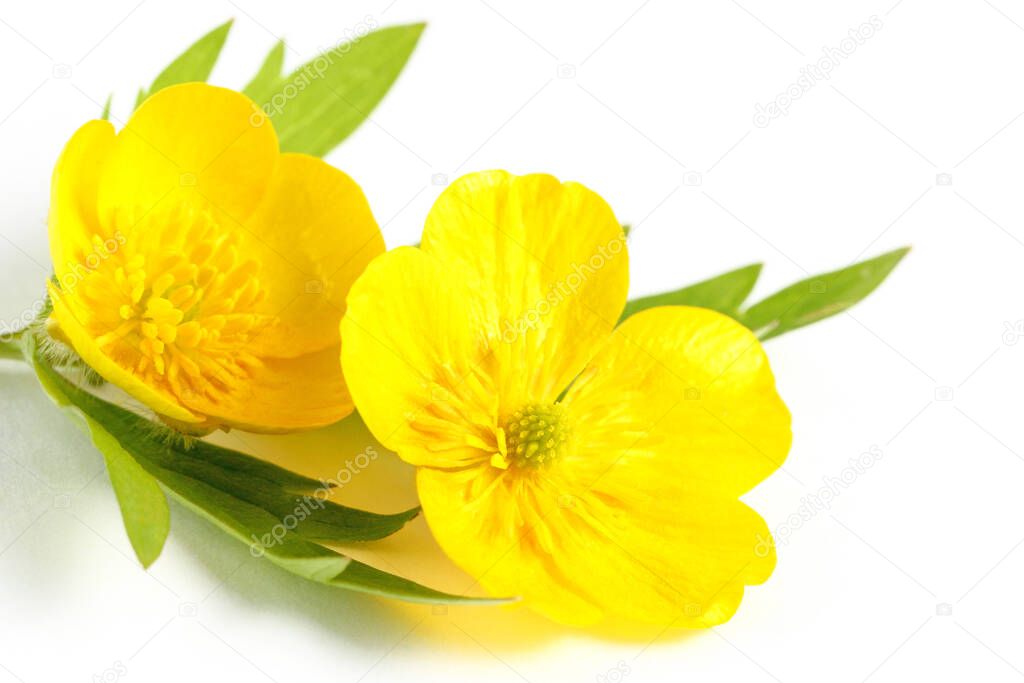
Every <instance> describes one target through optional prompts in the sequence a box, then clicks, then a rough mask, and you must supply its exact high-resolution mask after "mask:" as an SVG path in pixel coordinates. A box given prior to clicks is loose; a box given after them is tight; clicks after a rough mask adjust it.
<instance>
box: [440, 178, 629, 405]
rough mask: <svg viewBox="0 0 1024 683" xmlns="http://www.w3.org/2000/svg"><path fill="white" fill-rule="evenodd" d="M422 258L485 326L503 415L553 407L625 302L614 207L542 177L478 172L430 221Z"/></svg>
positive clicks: (621, 242)
mask: <svg viewBox="0 0 1024 683" xmlns="http://www.w3.org/2000/svg"><path fill="white" fill-rule="evenodd" d="M423 250H424V251H426V252H427V253H429V254H432V255H434V256H436V257H437V258H438V259H439V260H440V261H441V262H443V263H444V264H445V267H446V268H449V269H452V270H453V271H456V272H458V273H459V277H460V279H461V280H462V281H463V288H462V294H461V295H462V296H463V297H467V298H468V297H472V298H473V299H474V300H475V305H476V306H477V307H478V308H480V310H482V311H483V312H484V314H485V315H486V318H487V324H488V330H487V333H488V335H489V336H490V337H491V338H492V339H496V340H498V341H500V342H501V343H499V344H495V353H496V355H497V358H498V361H499V363H498V364H499V367H500V368H501V369H502V370H501V373H500V376H499V378H498V381H499V383H500V388H499V393H500V396H501V401H502V410H503V412H509V411H512V410H515V409H517V408H519V407H520V406H521V405H522V404H523V403H525V402H526V401H527V400H530V401H539V402H548V401H553V400H554V399H555V398H556V397H557V396H558V395H559V394H560V393H561V392H562V390H563V389H565V387H566V386H568V384H569V382H570V381H571V380H572V378H573V377H575V376H576V374H577V373H579V371H580V370H581V369H582V368H583V366H584V364H585V363H586V362H587V360H589V358H590V357H591V355H593V352H594V350H595V349H596V347H597V345H598V344H599V342H600V341H601V340H603V339H604V338H605V337H606V336H607V335H608V333H609V332H610V331H611V330H612V328H613V327H614V326H615V323H616V322H617V321H618V318H619V315H620V313H621V311H622V308H623V306H624V305H625V302H626V292H627V289H628V280H629V269H628V256H627V253H626V244H625V239H624V236H623V233H622V229H621V226H620V224H619V222H618V221H617V220H616V219H615V215H614V214H613V213H612V210H611V208H610V207H609V206H608V205H607V204H606V203H605V201H604V200H603V199H601V198H600V197H599V196H597V195H596V194H594V193H593V192H591V191H590V190H588V189H587V188H585V187H584V186H582V185H580V184H578V183H559V181H558V180H557V179H556V178H553V177H552V176H548V175H540V174H537V175H527V176H520V177H517V176H513V175H511V174H509V173H506V172H504V171H490V172H484V173H474V174H471V175H467V176H464V177H462V178H460V179H459V180H457V181H455V182H454V183H452V185H451V186H450V187H449V188H448V189H447V190H445V192H444V193H442V194H441V196H440V197H439V198H438V200H437V202H436V203H435V204H434V207H433V208H432V209H431V211H430V215H429V216H428V218H427V224H426V228H425V229H424V232H423Z"/></svg>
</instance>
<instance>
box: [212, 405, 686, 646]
mask: <svg viewBox="0 0 1024 683" xmlns="http://www.w3.org/2000/svg"><path fill="white" fill-rule="evenodd" d="M212 440H213V441H215V442H217V443H219V444H221V445H224V446H227V447H230V448H235V449H238V450H242V451H244V452H246V453H250V454H252V455H255V456H257V457H260V458H263V459H265V460H268V461H270V462H273V463H275V464H278V465H280V466H282V467H286V468H288V469H292V470H294V471H297V472H301V473H302V474H305V475H307V476H311V477H314V478H318V479H326V480H330V481H333V482H335V483H336V487H335V489H334V492H333V493H332V499H333V500H335V501H337V502H339V503H343V504H345V505H351V506H353V507H358V508H362V509H366V510H372V511H375V512H397V511H400V510H407V509H409V508H412V507H415V506H417V505H418V501H417V497H416V485H415V469H414V468H413V467H412V466H411V465H408V464H406V463H404V462H402V461H401V460H400V459H399V458H398V457H397V456H396V455H395V454H394V453H393V452H392V451H389V450H388V449H386V448H385V447H384V446H382V445H381V444H380V443H379V442H378V441H377V440H376V439H375V438H374V437H373V435H372V434H370V432H369V430H368V429H367V428H366V426H365V424H364V423H363V421H362V420H361V419H360V417H359V416H358V415H353V416H352V417H350V418H348V419H346V420H343V421H342V422H340V423H338V424H336V425H333V426H331V427H328V428H325V429H321V430H317V431H312V432H306V433H301V434H292V435H288V436H285V437H281V436H270V437H268V436H259V435H252V434H240V433H237V432H232V433H228V434H220V435H217V436H215V437H212ZM361 454H367V455H368V456H369V457H370V458H371V459H370V460H369V463H368V464H366V466H365V467H359V466H358V465H359V463H364V464H365V463H366V460H365V459H364V458H359V457H358V456H360V455H361ZM336 547H337V549H338V550H340V551H342V552H344V553H345V554H347V555H349V556H351V557H353V558H355V559H357V560H359V561H361V562H365V563H366V564H369V565H372V566H374V567H377V568H379V569H383V570H385V571H388V572H391V573H393V574H397V575H399V576H404V577H406V578H408V579H411V580H413V581H417V582H419V583H422V584H424V585H426V586H429V587H431V588H435V589H438V590H442V591H446V592H449V593H454V594H459V595H473V596H481V597H482V596H484V595H486V594H485V593H484V592H483V591H482V590H481V588H480V587H479V585H478V584H477V583H476V581H475V580H473V578H472V577H470V576H469V575H468V574H466V573H465V572H463V571H462V570H461V569H459V568H458V567H457V566H456V565H455V564H454V563H452V562H451V560H449V559H448V557H447V556H446V555H445V554H444V553H443V552H442V551H441V549H440V547H439V546H438V545H437V543H436V542H435V541H434V538H433V536H432V535H431V533H430V529H429V527H428V526H427V524H426V522H425V520H424V519H423V518H422V516H421V517H418V518H417V519H415V520H414V521H413V522H411V523H410V524H408V525H407V526H406V527H405V528H404V529H402V530H401V531H399V532H398V533H396V534H394V535H393V536H390V537H388V538H386V539H384V540H381V541H376V542H372V543H365V544H358V545H344V546H336ZM265 564H269V563H265ZM270 569H271V571H266V572H260V574H261V575H262V574H266V576H267V577H268V578H267V580H268V581H271V580H272V581H274V582H275V583H274V587H275V588H276V589H278V590H280V592H281V595H282V596H283V598H284V599H285V600H287V601H289V602H292V601H294V597H293V593H292V592H291V591H290V590H289V588H288V585H289V583H294V584H302V589H301V593H302V594H303V595H309V596H310V597H311V599H310V600H309V604H310V606H311V607H312V606H314V605H315V607H314V611H313V612H312V613H311V616H313V617H315V618H318V619H322V620H324V623H325V625H334V626H342V627H344V626H346V625H348V624H349V623H350V619H351V617H347V618H345V619H341V620H339V618H338V616H337V614H335V613H334V608H332V609H330V610H324V609H323V607H322V606H323V601H325V600H326V601H329V602H333V603H334V604H335V605H338V604H339V602H335V601H341V602H340V604H342V605H349V604H351V605H352V607H353V608H356V607H358V609H359V610H360V611H362V610H367V611H369V610H371V609H373V608H374V606H375V604H376V606H377V608H376V609H374V611H375V612H376V613H377V615H378V618H386V619H393V620H394V619H397V620H401V621H403V622H406V623H407V624H408V627H410V628H411V627H413V626H416V634H417V637H418V638H428V639H434V640H437V641H438V642H442V641H443V642H444V643H445V645H446V646H448V647H450V646H451V635H452V629H451V626H452V624H454V625H455V626H456V627H458V628H459V629H460V630H462V631H463V632H464V633H466V634H467V635H470V636H471V637H472V634H486V642H487V647H488V648H490V649H493V650H495V651H498V652H515V651H521V650H524V649H532V648H536V647H538V646H546V645H551V644H552V643H553V642H554V641H557V640H559V639H561V638H564V637H572V636H585V637H597V638H601V639H610V640H616V641H625V642H635V643H642V644H644V645H647V644H649V643H651V642H653V641H655V640H658V641H667V640H680V639H685V638H689V637H692V636H694V635H696V634H699V633H700V632H699V631H696V632H695V631H689V630H686V629H680V628H674V627H668V628H666V626H665V625H660V626H659V625H649V624H623V623H606V624H603V625H600V626H597V627H592V628H587V629H578V628H570V627H564V626H561V625H559V624H556V623H554V622H552V621H550V620H548V619H545V618H544V617H541V616H539V615H537V614H535V613H534V612H532V611H530V610H528V609H526V608H524V607H523V606H522V605H518V604H510V605H476V606H468V605H460V606H447V607H436V606H434V607H432V606H424V605H418V604H410V603H404V602H398V601H389V600H384V599H380V598H372V597H366V596H358V595H355V596H353V595H346V596H345V597H344V598H340V597H329V596H327V595H326V593H332V594H336V593H340V592H344V591H340V590H338V589H332V588H329V587H323V586H317V585H315V584H311V583H310V582H307V581H304V580H302V579H299V578H297V577H293V576H291V575H289V574H288V573H287V572H284V571H283V570H277V568H275V567H271V568H270ZM282 582H283V583H282ZM250 588H251V589H252V590H253V591H255V593H256V594H254V595H253V596H251V597H252V599H257V600H260V599H264V600H265V598H266V593H265V592H264V591H263V589H261V587H260V586H259V585H253V586H251V587H250ZM325 591H326V593H325ZM301 599H302V598H300V600H301ZM353 601H356V602H357V603H358V604H355V603H354V602H353ZM385 605H386V606H385ZM344 611H345V612H348V610H344ZM318 615H319V616H318ZM468 646H469V647H473V648H475V647H477V646H476V645H473V644H472V643H469V644H468Z"/></svg>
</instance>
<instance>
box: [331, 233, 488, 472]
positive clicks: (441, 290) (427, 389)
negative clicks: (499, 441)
mask: <svg viewBox="0 0 1024 683" xmlns="http://www.w3.org/2000/svg"><path fill="white" fill-rule="evenodd" d="M459 275H460V273H459V272H457V271H454V270H453V269H451V268H448V267H447V266H446V264H443V263H442V262H440V261H439V260H438V259H435V258H434V257H432V256H430V255H428V254H426V253H424V252H423V251H421V250H420V249H416V248H412V247H400V248H398V249H394V250H392V251H389V252H388V253H386V254H384V255H383V256H380V257H379V258H377V259H376V260H375V261H373V263H371V264H370V265H369V267H368V268H367V269H366V272H365V273H363V275H362V277H360V278H359V280H357V281H356V283H355V285H353V287H352V291H351V292H350V293H349V297H348V312H347V313H346V314H345V317H344V318H343V319H342V322H341V338H342V346H341V357H342V365H343V367H344V369H345V377H346V379H347V381H348V384H349V388H350V390H351V391H352V395H353V397H355V399H356V401H357V402H358V405H359V412H360V414H361V415H362V417H363V419H364V420H365V421H366V425H367V426H368V427H369V428H370V431H372V432H373V434H374V436H376V437H377V439H378V440H379V441H380V442H381V443H383V444H384V445H385V446H387V447H388V448H390V449H391V450H394V451H396V452H398V453H399V455H401V457H402V458H403V459H404V460H406V461H407V462H410V463H413V464H417V465H432V466H435V467H454V466H460V465H463V464H465V463H467V462H471V461H474V460H478V459H480V458H482V457H484V452H483V451H485V450H486V449H488V448H489V449H490V450H489V453H494V452H496V444H495V443H494V442H493V438H494V429H495V421H496V413H497V398H496V393H495V391H494V388H493V386H491V379H490V377H491V376H492V375H491V373H490V372H489V369H490V367H491V364H492V361H493V359H492V356H493V354H491V353H490V352H489V351H488V349H487V346H486V344H485V343H484V337H483V335H482V330H483V329H484V326H485V321H484V318H483V316H482V314H481V313H480V311H478V310H475V309H474V308H473V307H472V305H471V304H472V300H471V299H470V298H469V297H466V296H465V292H466V284H465V282H464V281H462V280H460V279H458V277H459ZM487 439H492V441H491V442H489V443H488V442H487V441H486V440H487Z"/></svg>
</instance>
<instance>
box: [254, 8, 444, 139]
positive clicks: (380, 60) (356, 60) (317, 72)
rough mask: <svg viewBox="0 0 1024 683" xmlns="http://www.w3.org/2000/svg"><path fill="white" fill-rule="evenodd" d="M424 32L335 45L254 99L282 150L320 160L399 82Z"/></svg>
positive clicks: (389, 33)
mask: <svg viewBox="0 0 1024 683" xmlns="http://www.w3.org/2000/svg"><path fill="white" fill-rule="evenodd" d="M423 28H424V24H410V25H407V26H391V27H388V28H383V29H379V30H377V31H373V32H371V33H368V34H366V35H365V36H363V37H362V38H357V39H355V40H353V41H351V42H348V43H344V44H342V45H339V46H338V47H336V48H334V49H332V50H329V51H327V52H325V53H323V54H321V55H319V56H318V57H316V58H314V59H312V60H310V61H309V62H307V63H306V64H304V65H302V66H301V67H299V68H298V69H296V70H295V71H294V72H292V73H291V74H289V75H288V76H286V77H285V78H284V79H283V80H282V81H281V82H280V83H279V84H278V87H276V88H274V92H272V93H270V94H269V95H266V96H265V97H264V98H263V100H262V101H260V100H257V103H259V104H260V105H262V106H263V107H264V111H266V112H267V115H268V116H270V118H271V120H272V121H273V124H274V129H275V130H276V131H277V135H278V139H279V141H280V143H281V151H282V152H302V153H305V154H312V155H314V156H323V155H325V154H327V153H328V152H330V151H331V150H332V149H334V148H335V147H336V146H337V145H338V144H339V143H340V142H341V141H342V140H344V139H345V138H346V137H348V136H349V134H351V133H352V131H354V130H355V129H356V128H358V127H359V125H360V124H361V123H362V122H363V121H365V120H366V118H367V117H368V116H369V115H370V112H371V111H373V109H374V107H376V106H377V104H378V103H379V102H380V101H381V99H383V97H384V95H385V94H386V93H387V92H388V90H389V89H390V88H391V85H392V84H393V83H394V82H395V79H397V78H398V74H399V73H401V71H402V68H403V67H404V66H405V63H406V61H407V60H408V59H409V55H410V54H412V51H413V48H415V47H416V43H417V41H419V37H420V34H421V33H422V32H423Z"/></svg>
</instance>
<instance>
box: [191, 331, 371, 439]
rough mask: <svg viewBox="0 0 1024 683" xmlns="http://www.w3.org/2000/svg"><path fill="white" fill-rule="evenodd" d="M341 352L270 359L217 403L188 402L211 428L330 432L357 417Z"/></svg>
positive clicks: (331, 349) (205, 399) (328, 350)
mask: <svg viewBox="0 0 1024 683" xmlns="http://www.w3.org/2000/svg"><path fill="white" fill-rule="evenodd" d="M338 353H339V349H338V347H337V346H335V347H329V348H326V349H322V350H320V351H316V352H314V353H309V354H306V355H304V356H299V357H297V358H265V359H262V360H261V362H260V364H259V365H258V366H257V367H255V368H253V369H252V372H251V374H250V376H249V378H248V380H247V381H245V382H240V383H238V385H236V386H234V387H233V388H232V391H231V392H230V393H227V394H224V395H222V396H220V397H218V398H217V400H211V399H210V398H208V397H204V396H194V395H193V396H187V397H184V398H183V399H182V401H183V402H184V403H185V404H186V405H187V406H188V407H189V408H191V409H192V410H194V411H196V412H199V413H202V414H204V415H207V416H209V418H208V421H209V423H210V428H211V429H212V428H217V427H221V426H227V427H236V428H238V429H242V430H244V431H248V432H259V433H270V434H273V433H280V432H287V431H294V430H297V429H313V428H316V427H324V426H326V425H329V424H333V423H335V422H337V421H338V420H340V419H342V418H343V417H346V416H347V415H349V414H350V413H351V412H352V398H351V397H350V396H349V393H348V389H347V387H346V386H345V379H344V377H343V376H342V373H341V365H340V364H339V363H338Z"/></svg>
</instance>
